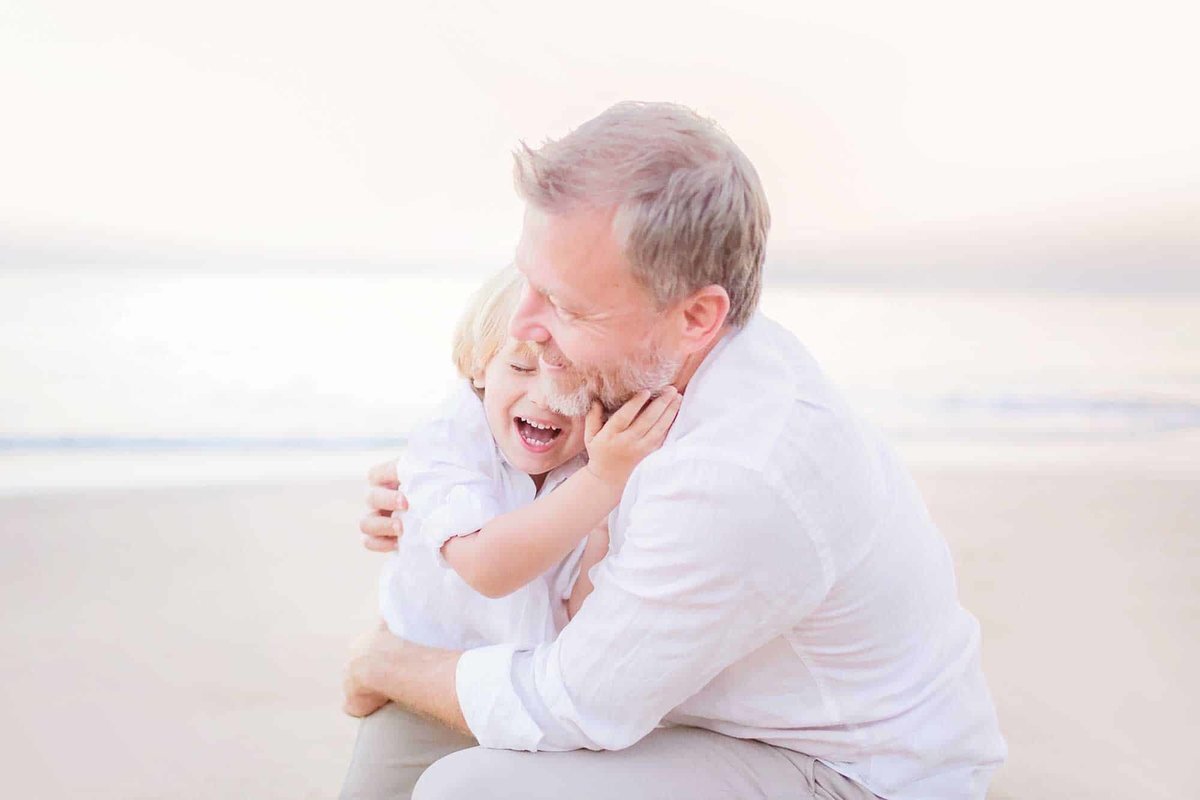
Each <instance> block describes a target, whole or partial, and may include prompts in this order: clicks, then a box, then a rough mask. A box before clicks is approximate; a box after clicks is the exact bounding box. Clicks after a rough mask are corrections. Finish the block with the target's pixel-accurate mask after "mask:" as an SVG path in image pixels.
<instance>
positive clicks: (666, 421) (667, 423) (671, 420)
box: [647, 395, 683, 444]
mask: <svg viewBox="0 0 1200 800" xmlns="http://www.w3.org/2000/svg"><path fill="white" fill-rule="evenodd" d="M682 405H683V395H676V396H675V397H674V399H672V400H671V402H670V403H669V404H668V405H667V407H666V409H665V410H664V411H663V413H662V416H660V417H659V418H658V420H657V421H656V422H655V423H654V426H653V427H652V428H651V429H650V432H649V433H648V434H647V435H648V437H650V438H653V439H654V440H655V441H657V442H658V443H659V444H662V440H663V439H665V438H666V437H667V432H668V431H670V430H671V426H672V425H674V424H675V418H676V417H677V416H679V408H680V406H682Z"/></svg>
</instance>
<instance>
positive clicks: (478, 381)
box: [471, 372, 483, 389]
mask: <svg viewBox="0 0 1200 800" xmlns="http://www.w3.org/2000/svg"><path fill="white" fill-rule="evenodd" d="M471 385H472V386H474V387H475V388H476V389H482V388H483V373H482V372H476V373H475V377H473V378H471Z"/></svg>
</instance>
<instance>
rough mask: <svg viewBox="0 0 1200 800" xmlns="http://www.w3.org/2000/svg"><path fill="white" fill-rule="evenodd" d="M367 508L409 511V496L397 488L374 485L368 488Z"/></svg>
mask: <svg viewBox="0 0 1200 800" xmlns="http://www.w3.org/2000/svg"><path fill="white" fill-rule="evenodd" d="M367 508H371V509H374V510H375V511H387V512H389V513H390V512H392V511H397V510H399V511H407V510H408V498H407V497H405V496H404V495H403V494H401V493H400V492H399V491H397V490H396V489H384V488H383V487H381V486H372V487H371V488H370V489H368V490H367Z"/></svg>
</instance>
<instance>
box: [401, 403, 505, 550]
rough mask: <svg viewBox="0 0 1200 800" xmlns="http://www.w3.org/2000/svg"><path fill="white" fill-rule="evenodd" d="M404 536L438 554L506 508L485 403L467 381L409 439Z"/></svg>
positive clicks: (405, 458) (404, 483) (403, 460)
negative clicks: (443, 548) (449, 541)
mask: <svg viewBox="0 0 1200 800" xmlns="http://www.w3.org/2000/svg"><path fill="white" fill-rule="evenodd" d="M397 473H398V475H399V477H400V482H401V488H402V490H403V491H404V494H405V496H406V497H407V498H408V510H407V511H405V512H403V514H402V515H401V519H402V520H403V521H404V539H406V540H410V541H409V542H407V543H408V544H410V545H411V544H413V543H415V541H419V542H420V544H422V545H424V546H427V547H431V548H433V549H434V551H436V552H438V558H439V561H440V560H441V555H440V550H441V547H442V545H443V544H445V543H446V540H448V539H451V538H453V537H455V536H465V535H467V534H471V533H474V532H475V531H477V530H479V529H480V528H482V527H483V526H484V524H485V523H487V522H488V521H489V520H491V519H493V518H495V517H497V516H499V515H500V514H501V513H503V511H504V506H505V504H504V502H503V501H504V497H503V493H504V480H505V477H504V475H503V474H502V468H501V464H500V460H499V456H498V454H497V452H496V446H495V442H494V440H493V439H492V435H491V431H490V429H489V428H488V425H487V418H486V416H485V415H484V411H483V404H482V403H481V401H480V400H479V398H478V397H476V396H475V394H474V393H473V392H472V391H470V388H469V386H466V385H464V386H463V387H461V388H460V390H459V391H457V392H455V393H454V394H453V395H452V396H451V397H450V399H449V400H448V401H447V402H446V403H444V404H443V406H442V408H441V409H440V410H439V411H438V413H437V414H436V415H435V416H434V417H433V418H432V419H431V420H430V421H429V422H427V423H426V424H424V425H421V426H419V427H418V428H417V429H416V430H415V431H414V432H413V433H412V435H411V436H410V437H409V443H408V447H407V448H406V449H405V451H404V454H403V455H402V456H401V457H400V459H399V462H398V463H397Z"/></svg>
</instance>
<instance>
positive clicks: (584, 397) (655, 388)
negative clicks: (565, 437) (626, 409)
mask: <svg viewBox="0 0 1200 800" xmlns="http://www.w3.org/2000/svg"><path fill="white" fill-rule="evenodd" d="M681 364H682V361H681V360H680V359H675V358H670V357H668V356H664V355H663V354H662V352H661V351H660V350H659V349H658V348H657V347H649V348H647V351H646V352H645V353H643V354H637V355H635V356H632V357H630V358H627V359H625V360H624V361H622V362H621V363H620V365H618V366H616V367H612V368H610V369H584V368H580V367H577V366H576V365H574V364H568V365H566V366H565V367H563V368H562V369H556V370H554V371H553V372H550V371H548V370H546V369H545V368H543V369H542V375H541V379H542V381H543V384H542V385H543V387H544V388H545V402H546V405H548V406H549V407H550V409H551V410H552V411H556V412H558V413H559V414H563V415H565V416H568V417H582V416H583V415H585V414H587V412H588V409H590V408H591V407H592V401H593V400H599V401H600V404H601V405H602V406H604V410H605V411H607V412H608V413H610V414H611V413H612V412H614V411H616V410H617V409H618V408H620V407H621V406H623V405H624V404H625V401H627V400H628V399H629V398H631V397H633V396H634V395H635V394H637V393H638V392H640V391H642V390H643V389H649V390H650V391H651V392H652V393H658V392H659V391H660V390H661V389H663V388H664V387H665V386H666V385H667V384H668V383H670V382H671V381H672V380H673V379H674V378H675V376H676V375H677V374H678V373H679V367H680V366H681Z"/></svg>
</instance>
